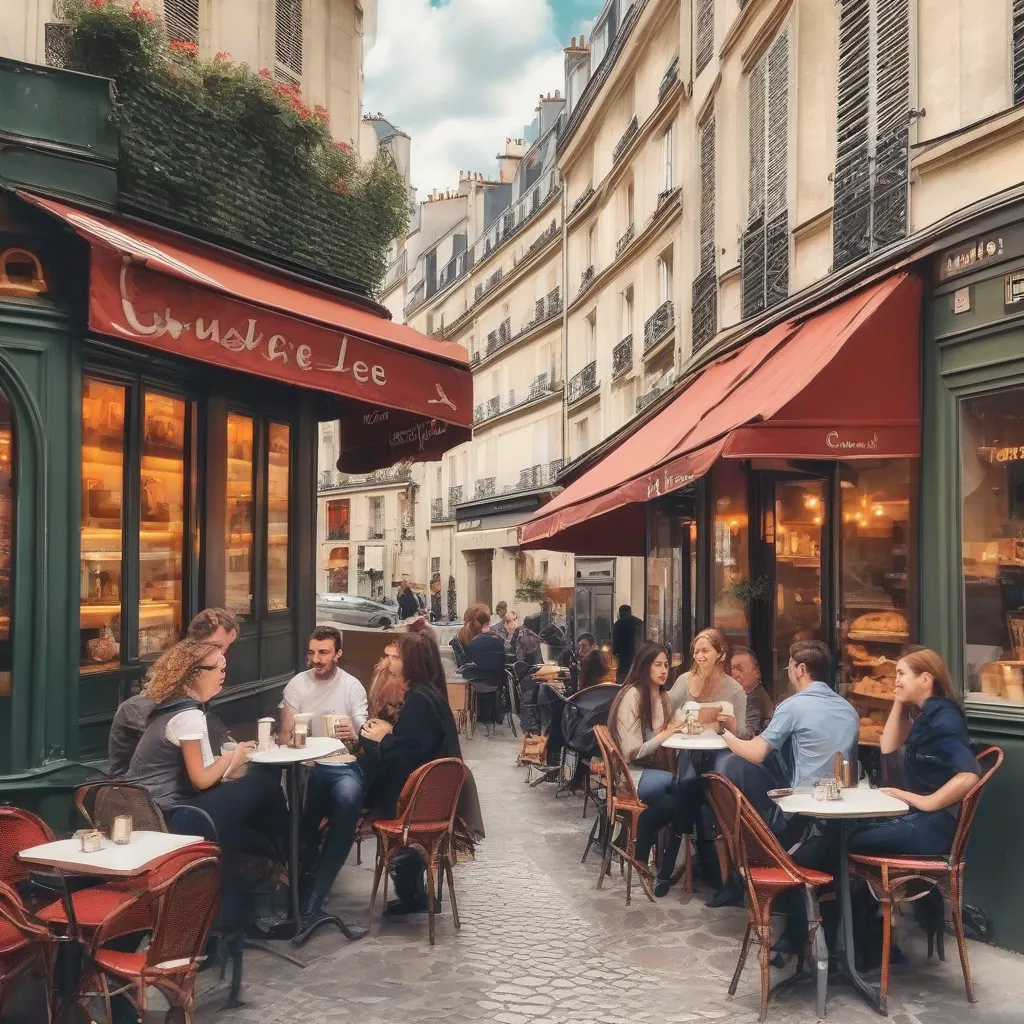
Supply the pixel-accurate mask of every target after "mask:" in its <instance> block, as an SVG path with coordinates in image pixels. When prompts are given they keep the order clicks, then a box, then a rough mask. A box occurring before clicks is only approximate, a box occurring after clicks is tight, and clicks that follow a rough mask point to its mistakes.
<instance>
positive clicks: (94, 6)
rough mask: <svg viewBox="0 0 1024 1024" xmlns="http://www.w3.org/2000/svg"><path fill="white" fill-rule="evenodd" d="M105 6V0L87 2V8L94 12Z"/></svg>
mask: <svg viewBox="0 0 1024 1024" xmlns="http://www.w3.org/2000/svg"><path fill="white" fill-rule="evenodd" d="M106 6H107V0H89V7H90V8H91V9H92V10H94V11H98V10H99V9H100V8H101V7H106Z"/></svg>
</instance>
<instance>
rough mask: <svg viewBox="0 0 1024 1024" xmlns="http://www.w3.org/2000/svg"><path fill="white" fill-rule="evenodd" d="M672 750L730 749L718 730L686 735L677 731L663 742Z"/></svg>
mask: <svg viewBox="0 0 1024 1024" xmlns="http://www.w3.org/2000/svg"><path fill="white" fill-rule="evenodd" d="M662 746H663V747H668V748H669V749H670V750H728V749H729V747H728V744H727V743H726V742H725V740H723V739H722V737H721V736H719V735H718V733H717V732H705V733H701V734H700V735H699V736H686V735H684V734H683V733H681V732H677V733H676V734H675V735H674V736H669V738H668V739H667V740H665V742H664V743H663V744H662Z"/></svg>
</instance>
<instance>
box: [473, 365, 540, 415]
mask: <svg viewBox="0 0 1024 1024" xmlns="http://www.w3.org/2000/svg"><path fill="white" fill-rule="evenodd" d="M553 378H554V375H553V374H548V373H541V374H538V375H537V376H536V377H535V378H534V379H533V382H532V383H531V384H530V389H529V391H528V392H527V393H526V397H525V398H522V399H519V400H517V397H516V391H515V389H514V388H513V389H510V390H509V393H508V400H507V401H506V402H505V403H504V405H503V404H502V401H501V396H500V395H499V396H498V397H496V398H491V399H488V401H486V402H483V403H481V404H479V405H477V406H475V407H474V409H473V423H474V425H476V424H480V423H486V422H487V421H488V420H491V419H494V417H495V416H500V415H501V414H502V413H506V412H511V411H512V410H513V409H518V408H519V407H520V406H522V405H529V403H530V402H535V401H537V399H538V398H543V397H545V396H546V395H550V394H552V393H553V392H554V391H555V389H556V385H555V383H554V379H553Z"/></svg>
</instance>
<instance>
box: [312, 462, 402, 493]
mask: <svg viewBox="0 0 1024 1024" xmlns="http://www.w3.org/2000/svg"><path fill="white" fill-rule="evenodd" d="M411 479H412V470H411V469H410V467H409V466H389V467H388V468H387V469H376V470H374V471H373V472H372V473H339V472H337V470H333V469H325V470H323V471H322V472H321V473H320V479H319V481H318V482H317V490H320V491H330V490H339V489H341V488H343V487H351V488H355V487H376V486H381V485H384V484H400V483H405V482H406V481H408V480H411Z"/></svg>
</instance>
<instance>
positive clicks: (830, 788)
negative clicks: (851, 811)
mask: <svg viewBox="0 0 1024 1024" xmlns="http://www.w3.org/2000/svg"><path fill="white" fill-rule="evenodd" d="M811 796H813V797H814V799H815V800H842V799H843V787H842V785H841V784H840V783H839V782H837V781H836V780H835V779H819V780H818V781H817V782H816V783H815V784H814V790H813V792H812V793H811Z"/></svg>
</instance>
